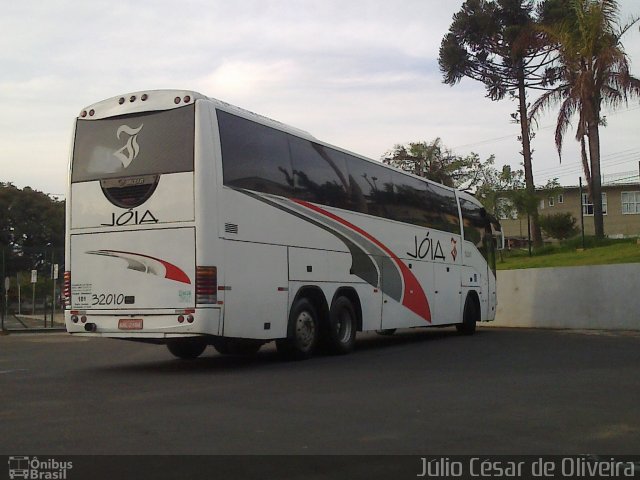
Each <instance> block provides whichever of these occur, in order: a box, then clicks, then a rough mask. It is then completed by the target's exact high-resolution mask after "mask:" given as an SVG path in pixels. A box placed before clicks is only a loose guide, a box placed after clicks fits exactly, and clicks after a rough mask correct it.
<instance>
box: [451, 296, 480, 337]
mask: <svg viewBox="0 0 640 480" xmlns="http://www.w3.org/2000/svg"><path fill="white" fill-rule="evenodd" d="M479 311H480V307H479V305H478V304H477V300H476V299H475V298H474V297H473V296H471V295H467V299H466V300H465V302H464V310H463V314H462V323H458V324H457V325H456V329H457V330H458V332H459V333H460V334H462V335H473V334H474V333H475V332H476V323H477V322H478V316H479V315H478V314H479Z"/></svg>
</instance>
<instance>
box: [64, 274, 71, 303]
mask: <svg viewBox="0 0 640 480" xmlns="http://www.w3.org/2000/svg"><path fill="white" fill-rule="evenodd" d="M63 295H64V298H63V301H64V306H65V307H71V272H64V292H63Z"/></svg>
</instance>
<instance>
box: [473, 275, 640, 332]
mask: <svg viewBox="0 0 640 480" xmlns="http://www.w3.org/2000/svg"><path fill="white" fill-rule="evenodd" d="M483 325H489V326H503V327H541V328H576V329H614V330H640V263H635V264H624V265H598V266H586V267H564V268H531V269H523V270H503V271H499V272H498V310H497V314H496V320H495V321H494V322H490V323H484V324H483Z"/></svg>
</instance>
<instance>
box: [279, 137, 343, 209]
mask: <svg viewBox="0 0 640 480" xmlns="http://www.w3.org/2000/svg"><path fill="white" fill-rule="evenodd" d="M289 145H290V148H291V160H292V163H293V178H294V188H295V192H294V195H295V196H296V197H297V198H300V199H301V200H306V201H309V202H314V203H320V204H323V205H329V206H332V207H339V208H348V202H347V189H348V187H349V183H348V182H349V180H348V175H347V165H346V161H345V159H344V157H343V156H342V154H340V153H339V152H335V151H332V150H330V149H328V148H325V147H323V146H322V145H318V144H316V143H312V142H310V141H308V140H304V139H302V138H297V137H294V136H289Z"/></svg>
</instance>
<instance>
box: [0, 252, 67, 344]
mask: <svg viewBox="0 0 640 480" xmlns="http://www.w3.org/2000/svg"><path fill="white" fill-rule="evenodd" d="M1 253H2V256H1V263H0V269H1V271H0V273H1V274H2V279H3V285H2V286H3V289H2V308H1V310H0V321H1V328H2V330H6V331H12V330H15V331H30V330H39V329H61V328H63V327H64V313H63V312H64V305H63V295H62V292H63V291H64V280H63V277H64V249H63V248H56V247H45V248H31V249H28V250H26V251H21V252H14V251H10V250H9V249H7V248H5V249H2V252H1Z"/></svg>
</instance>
